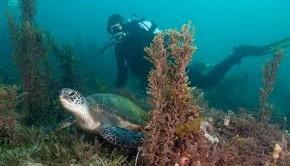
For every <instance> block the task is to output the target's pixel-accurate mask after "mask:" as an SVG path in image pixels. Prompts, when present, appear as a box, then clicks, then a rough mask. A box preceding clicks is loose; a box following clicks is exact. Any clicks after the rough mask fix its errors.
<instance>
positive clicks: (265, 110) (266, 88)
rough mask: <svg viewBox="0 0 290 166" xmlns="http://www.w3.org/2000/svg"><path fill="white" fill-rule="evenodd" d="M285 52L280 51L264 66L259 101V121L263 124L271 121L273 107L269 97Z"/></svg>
mask: <svg viewBox="0 0 290 166" xmlns="http://www.w3.org/2000/svg"><path fill="white" fill-rule="evenodd" d="M283 55H284V52H283V51H282V50H278V51H277V52H276V53H275V54H274V57H273V59H272V60H271V61H269V62H267V63H266V64H265V66H264V72H263V85H262V87H261V88H260V99H259V113H260V115H259V120H260V121H261V122H263V123H269V122H270V120H271V114H272V110H273V108H272V106H271V105H270V103H269V96H270V95H271V93H272V91H273V89H274V84H275V80H276V77H277V72H278V70H279V66H280V64H281V61H282V57H283Z"/></svg>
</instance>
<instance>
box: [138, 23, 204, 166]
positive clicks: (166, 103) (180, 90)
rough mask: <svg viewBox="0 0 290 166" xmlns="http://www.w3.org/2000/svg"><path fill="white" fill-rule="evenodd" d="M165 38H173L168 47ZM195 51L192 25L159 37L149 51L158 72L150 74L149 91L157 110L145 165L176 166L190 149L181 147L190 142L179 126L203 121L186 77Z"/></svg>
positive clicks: (149, 128) (149, 130) (144, 151)
mask: <svg viewBox="0 0 290 166" xmlns="http://www.w3.org/2000/svg"><path fill="white" fill-rule="evenodd" d="M165 36H167V37H168V38H169V39H168V40H169V42H168V43H169V44H168V45H167V46H165V45H164V38H165ZM194 50H195V47H194V46H192V35H191V34H190V27H189V26H188V25H185V26H184V27H183V29H182V31H181V32H177V31H168V32H166V33H162V34H159V35H157V37H155V38H154V40H153V43H152V44H151V46H150V47H149V48H147V49H146V52H147V53H148V57H149V60H150V61H151V62H152V64H153V66H154V70H152V71H151V72H150V73H149V91H148V92H149V94H150V96H151V100H152V105H153V108H152V111H151V112H150V114H151V117H150V122H149V124H148V125H147V126H146V127H145V128H146V130H145V140H144V144H143V146H142V148H141V149H142V158H143V160H144V161H143V162H144V163H145V165H174V164H175V162H176V159H175V158H176V157H177V156H179V155H181V153H184V152H185V151H186V150H187V148H186V147H184V148H183V149H181V147H177V143H178V142H180V143H182V142H183V141H186V140H188V138H187V137H184V136H182V137H178V136H177V135H176V126H178V125H181V124H184V123H187V122H190V121H197V122H199V113H198V110H197V109H196V108H195V107H194V105H193V104H192V102H191V98H192V96H191V93H190V88H189V87H188V84H189V83H188V78H187V76H186V67H187V65H188V63H189V61H190V59H191V56H192V53H193V52H194ZM195 124H196V125H197V126H198V128H197V130H196V131H194V132H195V133H198V131H199V126H200V123H195Z"/></svg>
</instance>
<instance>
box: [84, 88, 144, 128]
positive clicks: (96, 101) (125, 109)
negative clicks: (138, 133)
mask: <svg viewBox="0 0 290 166" xmlns="http://www.w3.org/2000/svg"><path fill="white" fill-rule="evenodd" d="M87 101H88V104H89V109H90V110H91V111H93V112H94V111H96V110H98V108H100V107H101V108H102V110H104V111H106V112H107V113H110V114H112V115H117V116H120V117H121V118H123V119H125V120H127V121H129V122H131V123H134V124H138V125H144V124H145V121H146V119H147V112H145V111H144V110H143V109H142V108H141V107H139V106H138V105H137V104H135V103H134V102H132V101H131V100H129V99H127V98H126V97H123V96H120V95H117V94H112V93H97V94H93V95H90V96H88V97H87Z"/></svg>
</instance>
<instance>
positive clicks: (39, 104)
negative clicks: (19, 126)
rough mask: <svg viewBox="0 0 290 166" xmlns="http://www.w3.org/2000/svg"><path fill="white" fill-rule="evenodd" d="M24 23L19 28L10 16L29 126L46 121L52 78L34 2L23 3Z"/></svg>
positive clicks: (22, 18)
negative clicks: (37, 23)
mask: <svg viewBox="0 0 290 166" xmlns="http://www.w3.org/2000/svg"><path fill="white" fill-rule="evenodd" d="M20 3H21V20H20V23H19V24H18V23H17V22H16V21H15V19H13V18H12V17H11V16H8V24H9V29H10V36H11V41H12V47H13V50H14V53H13V58H14V59H15V62H16V65H17V67H18V68H19V72H20V75H21V79H22V83H23V91H24V92H25V93H26V95H25V96H24V100H25V101H24V102H23V104H24V106H23V108H24V109H25V111H26V113H27V115H26V123H27V124H29V125H32V124H31V123H35V124H37V123H42V122H44V121H46V119H45V118H44V117H43V116H42V115H43V114H46V113H48V111H49V110H50V109H51V107H50V102H51V100H52V99H51V98H50V93H49V88H50V86H51V83H52V81H51V80H52V76H51V72H50V69H49V65H48V59H47V58H48V45H47V41H46V37H45V33H44V32H43V31H42V30H41V29H39V28H38V27H37V25H36V24H35V21H34V17H35V13H36V11H35V6H34V5H35V1H34V0H22V1H20Z"/></svg>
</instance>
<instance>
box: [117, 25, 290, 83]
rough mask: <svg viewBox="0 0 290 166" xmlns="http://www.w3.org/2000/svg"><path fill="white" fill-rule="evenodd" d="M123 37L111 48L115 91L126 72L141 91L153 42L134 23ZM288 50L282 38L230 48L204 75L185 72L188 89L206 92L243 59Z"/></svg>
mask: <svg viewBox="0 0 290 166" xmlns="http://www.w3.org/2000/svg"><path fill="white" fill-rule="evenodd" d="M125 30H126V32H127V35H126V37H124V39H122V41H121V42H119V43H116V44H115V56H116V59H117V65H118V76H117V87H122V86H124V85H125V83H126V80H127V77H128V70H129V69H130V71H131V72H132V73H133V74H135V75H137V76H138V77H139V78H141V79H142V83H144V88H145V86H146V83H147V75H148V73H149V71H150V69H151V66H152V65H151V64H150V62H149V61H148V60H146V59H145V52H144V48H145V47H146V46H149V45H150V43H151V42H152V40H153V38H154V33H153V32H152V30H150V31H146V30H144V29H142V28H140V26H138V22H137V21H133V22H129V23H127V24H126V26H125ZM289 46H290V38H286V39H283V40H280V41H277V42H275V43H272V44H269V45H265V46H250V45H240V46H239V47H236V48H234V50H233V52H232V54H231V55H230V56H228V57H227V58H225V59H224V60H223V61H222V62H220V63H218V64H217V65H215V66H214V67H213V68H212V69H211V70H210V71H209V72H208V73H204V71H203V70H200V68H199V70H195V69H194V67H193V68H191V69H189V73H188V75H189V79H190V82H191V84H192V86H196V87H198V88H202V89H207V88H210V87H212V86H214V85H215V84H217V83H218V82H219V81H220V80H222V78H223V77H224V76H225V74H226V73H227V72H228V71H229V70H230V68H231V67H232V66H234V65H235V64H238V63H240V62H241V60H242V59H243V58H244V57H247V56H261V55H265V54H269V53H273V52H275V51H276V50H277V48H279V47H280V48H287V47H289Z"/></svg>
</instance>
